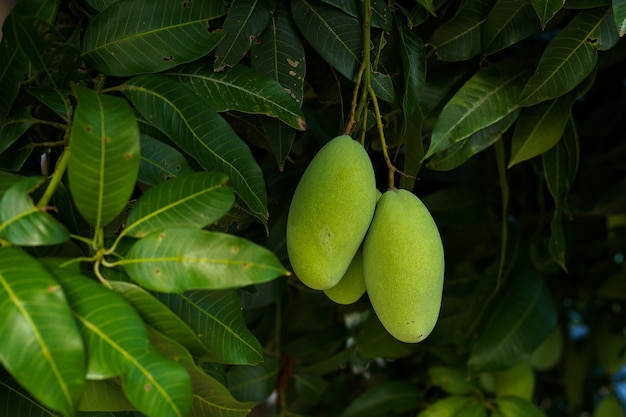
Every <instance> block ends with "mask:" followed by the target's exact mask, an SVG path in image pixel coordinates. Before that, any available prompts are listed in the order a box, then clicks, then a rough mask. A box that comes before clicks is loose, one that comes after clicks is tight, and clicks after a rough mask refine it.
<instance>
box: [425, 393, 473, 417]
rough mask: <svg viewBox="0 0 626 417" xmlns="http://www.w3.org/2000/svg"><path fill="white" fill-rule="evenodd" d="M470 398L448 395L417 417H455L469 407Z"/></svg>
mask: <svg viewBox="0 0 626 417" xmlns="http://www.w3.org/2000/svg"><path fill="white" fill-rule="evenodd" d="M471 402H472V398H471V397H468V396H465V395H464V396H459V395H450V396H447V397H444V398H442V399H440V400H437V401H435V402H434V403H432V404H429V405H428V407H426V409H425V410H424V411H422V412H420V413H419V414H418V415H417V417H456V416H457V415H458V414H459V413H460V412H461V411H462V410H464V409H466V408H467V407H469V406H471V404H470V403H471Z"/></svg>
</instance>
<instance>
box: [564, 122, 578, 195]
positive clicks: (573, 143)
mask: <svg viewBox="0 0 626 417" xmlns="http://www.w3.org/2000/svg"><path fill="white" fill-rule="evenodd" d="M561 143H563V145H564V146H565V151H566V152H567V188H568V189H570V188H571V187H572V184H573V183H574V179H575V178H576V174H577V173H578V164H579V161H580V144H579V143H578V132H577V130H576V125H575V123H574V119H573V118H572V117H570V119H569V121H568V122H567V125H566V126H565V132H564V133H563V139H561Z"/></svg>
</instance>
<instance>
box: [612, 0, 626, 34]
mask: <svg viewBox="0 0 626 417" xmlns="http://www.w3.org/2000/svg"><path fill="white" fill-rule="evenodd" d="M613 19H614V20H615V27H616V28H617V32H618V34H619V37H620V38H621V37H623V36H624V34H625V33H626V1H624V0H613Z"/></svg>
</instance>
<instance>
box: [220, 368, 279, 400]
mask: <svg viewBox="0 0 626 417" xmlns="http://www.w3.org/2000/svg"><path fill="white" fill-rule="evenodd" d="M279 370H280V369H279V365H278V361H277V360H276V358H274V357H272V356H266V357H265V358H264V360H263V362H262V363H260V364H258V365H256V366H235V367H233V368H231V369H230V370H229V371H228V373H227V374H226V376H227V378H228V389H229V390H230V392H232V394H233V396H234V397H235V398H237V399H238V400H239V401H253V402H255V403H260V402H262V401H264V400H265V399H267V397H269V396H270V394H271V393H272V391H274V388H275V387H276V379H277V378H278V372H279Z"/></svg>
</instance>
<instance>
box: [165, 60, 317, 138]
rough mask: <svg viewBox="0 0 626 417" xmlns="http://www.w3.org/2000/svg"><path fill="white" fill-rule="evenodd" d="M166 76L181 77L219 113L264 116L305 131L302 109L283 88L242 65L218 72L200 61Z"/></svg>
mask: <svg viewBox="0 0 626 417" xmlns="http://www.w3.org/2000/svg"><path fill="white" fill-rule="evenodd" d="M167 74H168V75H172V76H174V77H176V78H178V80H179V81H180V82H181V84H183V85H184V86H186V87H188V88H189V89H190V90H192V91H193V92H194V93H195V94H196V95H197V96H198V97H200V98H201V99H203V100H204V101H205V102H206V103H207V104H209V105H210V106H211V108H212V109H213V110H215V111H217V112H225V111H228V110H236V111H240V112H243V113H252V114H264V115H266V116H270V117H275V118H278V119H280V120H282V121H283V122H285V123H286V124H288V125H289V126H291V127H292V128H294V129H298V130H305V129H306V122H305V121H304V115H303V114H302V111H301V110H300V106H299V105H298V103H296V102H295V100H294V99H293V98H292V97H291V96H290V95H289V93H288V92H287V91H285V89H284V88H283V86H281V85H280V84H279V83H278V82H276V81H274V80H272V79H270V78H268V77H266V76H264V75H261V74H259V73H257V72H255V71H254V70H252V69H250V68H249V67H247V66H245V65H243V64H238V65H235V66H233V67H232V68H229V69H228V70H224V71H222V72H217V73H216V72H213V71H211V69H210V68H207V66H206V64H204V63H202V62H198V63H192V64H188V65H185V66H183V67H181V68H180V69H179V70H178V71H176V72H175V73H167Z"/></svg>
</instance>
